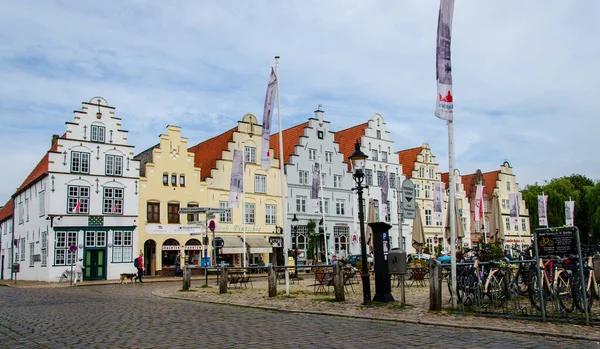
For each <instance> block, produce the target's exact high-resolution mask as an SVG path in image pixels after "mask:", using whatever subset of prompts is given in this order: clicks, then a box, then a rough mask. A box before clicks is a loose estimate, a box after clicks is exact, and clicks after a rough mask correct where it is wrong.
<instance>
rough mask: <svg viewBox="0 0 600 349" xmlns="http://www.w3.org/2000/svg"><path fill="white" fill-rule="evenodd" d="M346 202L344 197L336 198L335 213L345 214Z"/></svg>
mask: <svg viewBox="0 0 600 349" xmlns="http://www.w3.org/2000/svg"><path fill="white" fill-rule="evenodd" d="M344 205H345V202H344V200H343V199H337V200H335V214H337V215H344V214H346V210H345V208H344Z"/></svg>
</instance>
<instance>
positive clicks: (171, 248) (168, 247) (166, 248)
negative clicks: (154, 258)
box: [162, 245, 181, 251]
mask: <svg viewBox="0 0 600 349" xmlns="http://www.w3.org/2000/svg"><path fill="white" fill-rule="evenodd" d="M162 250H163V251H179V250H181V247H180V246H178V245H163V247H162Z"/></svg>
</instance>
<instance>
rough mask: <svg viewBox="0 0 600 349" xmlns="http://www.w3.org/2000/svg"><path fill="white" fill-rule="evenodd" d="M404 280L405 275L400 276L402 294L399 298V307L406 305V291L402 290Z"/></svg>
mask: <svg viewBox="0 0 600 349" xmlns="http://www.w3.org/2000/svg"><path fill="white" fill-rule="evenodd" d="M405 279H406V273H404V274H400V290H401V292H402V296H401V297H400V298H401V300H400V305H405V304H406V293H405V291H406V289H405V288H404V280H405Z"/></svg>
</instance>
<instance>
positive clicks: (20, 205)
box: [19, 202, 25, 224]
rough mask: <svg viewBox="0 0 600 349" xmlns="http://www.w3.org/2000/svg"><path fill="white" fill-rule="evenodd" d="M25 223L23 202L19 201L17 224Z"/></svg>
mask: <svg viewBox="0 0 600 349" xmlns="http://www.w3.org/2000/svg"><path fill="white" fill-rule="evenodd" d="M23 223H25V208H24V207H23V203H22V202H19V224H23Z"/></svg>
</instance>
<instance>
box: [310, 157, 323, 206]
mask: <svg viewBox="0 0 600 349" xmlns="http://www.w3.org/2000/svg"><path fill="white" fill-rule="evenodd" d="M320 189H321V165H320V164H319V163H318V162H315V164H314V165H313V178H312V187H311V190H310V199H311V201H312V205H313V210H314V212H319V190H320Z"/></svg>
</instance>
